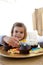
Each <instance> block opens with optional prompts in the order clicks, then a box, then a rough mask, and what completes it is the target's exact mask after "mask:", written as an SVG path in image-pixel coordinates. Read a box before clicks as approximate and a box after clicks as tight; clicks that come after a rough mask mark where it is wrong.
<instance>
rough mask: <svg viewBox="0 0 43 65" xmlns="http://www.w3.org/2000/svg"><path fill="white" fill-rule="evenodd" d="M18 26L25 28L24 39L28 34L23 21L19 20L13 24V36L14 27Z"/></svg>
mask: <svg viewBox="0 0 43 65" xmlns="http://www.w3.org/2000/svg"><path fill="white" fill-rule="evenodd" d="M16 26H17V27H23V28H24V38H23V39H25V38H26V36H27V31H26V26H25V25H24V24H23V23H19V22H16V23H14V24H13V26H12V29H11V36H13V31H14V27H16Z"/></svg>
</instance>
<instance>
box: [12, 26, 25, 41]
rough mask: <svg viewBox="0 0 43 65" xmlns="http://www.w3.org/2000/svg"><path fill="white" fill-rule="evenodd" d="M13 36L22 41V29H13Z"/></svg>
mask: <svg viewBox="0 0 43 65" xmlns="http://www.w3.org/2000/svg"><path fill="white" fill-rule="evenodd" d="M13 36H14V37H17V38H18V40H22V39H23V38H24V27H17V26H16V27H14V30H13Z"/></svg>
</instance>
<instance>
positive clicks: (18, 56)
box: [0, 47, 43, 58]
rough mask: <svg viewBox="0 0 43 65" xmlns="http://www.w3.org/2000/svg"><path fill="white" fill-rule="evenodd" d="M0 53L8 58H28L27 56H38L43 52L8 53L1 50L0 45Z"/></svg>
mask: <svg viewBox="0 0 43 65" xmlns="http://www.w3.org/2000/svg"><path fill="white" fill-rule="evenodd" d="M0 55H1V56H3V57H8V58H29V57H35V56H40V55H43V52H40V53H33V52H32V53H30V54H27V55H23V54H9V53H8V52H6V51H4V50H3V47H0Z"/></svg>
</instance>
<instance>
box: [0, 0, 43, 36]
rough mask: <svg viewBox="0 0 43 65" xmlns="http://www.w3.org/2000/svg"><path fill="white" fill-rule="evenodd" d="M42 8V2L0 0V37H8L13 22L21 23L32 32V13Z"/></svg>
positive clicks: (40, 0) (42, 0) (35, 0)
mask: <svg viewBox="0 0 43 65" xmlns="http://www.w3.org/2000/svg"><path fill="white" fill-rule="evenodd" d="M41 7H43V0H0V35H10V32H11V28H12V25H13V23H15V22H23V23H24V24H25V25H26V27H27V30H28V31H33V20H32V13H33V12H34V11H35V9H37V8H41Z"/></svg>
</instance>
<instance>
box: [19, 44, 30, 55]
mask: <svg viewBox="0 0 43 65" xmlns="http://www.w3.org/2000/svg"><path fill="white" fill-rule="evenodd" d="M30 49H31V46H29V45H28V44H24V43H22V44H21V45H20V49H19V50H20V54H29V50H30Z"/></svg>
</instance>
